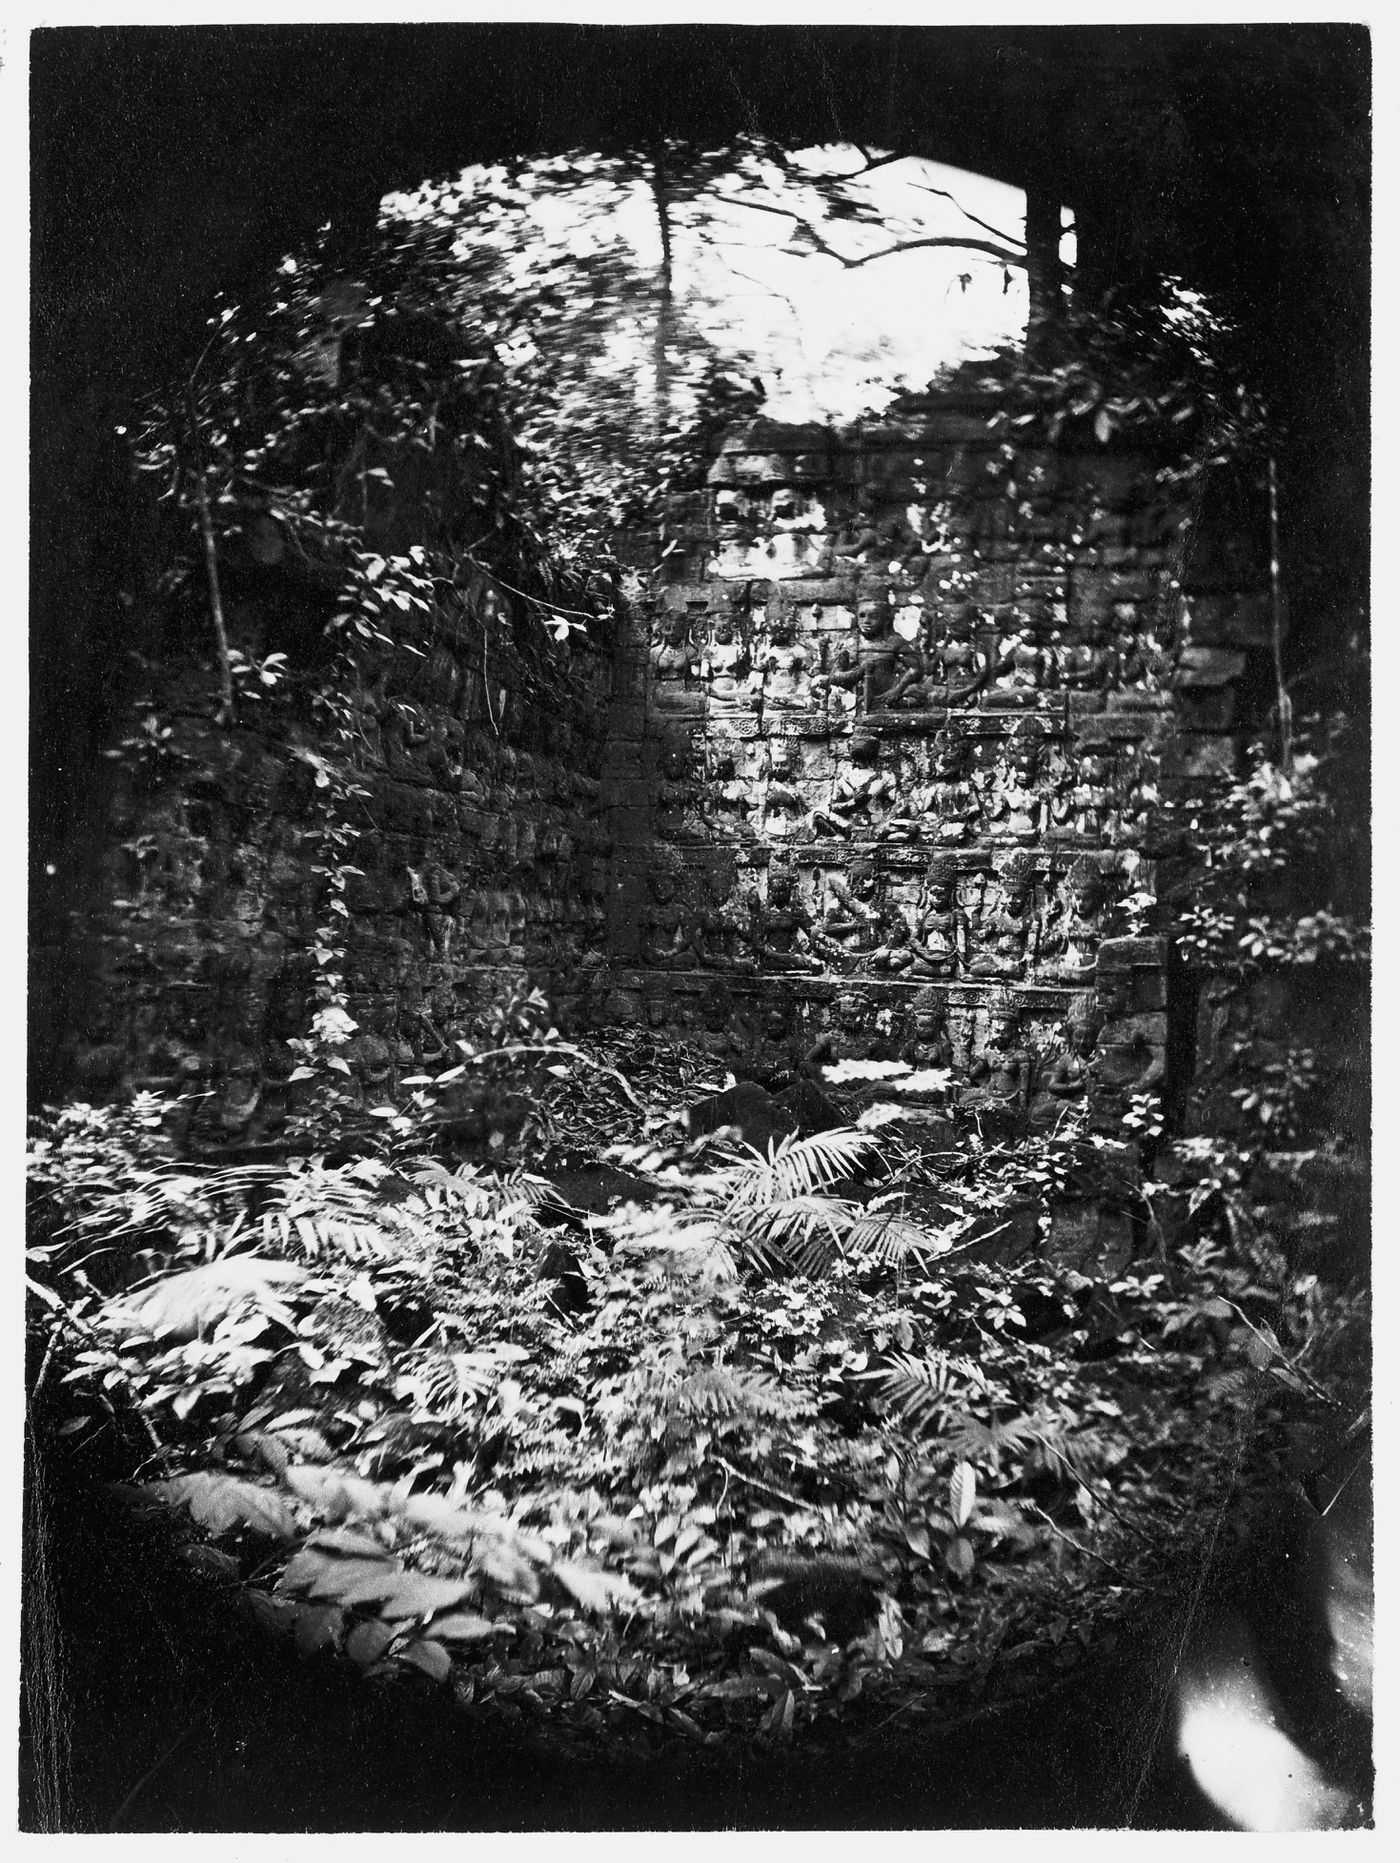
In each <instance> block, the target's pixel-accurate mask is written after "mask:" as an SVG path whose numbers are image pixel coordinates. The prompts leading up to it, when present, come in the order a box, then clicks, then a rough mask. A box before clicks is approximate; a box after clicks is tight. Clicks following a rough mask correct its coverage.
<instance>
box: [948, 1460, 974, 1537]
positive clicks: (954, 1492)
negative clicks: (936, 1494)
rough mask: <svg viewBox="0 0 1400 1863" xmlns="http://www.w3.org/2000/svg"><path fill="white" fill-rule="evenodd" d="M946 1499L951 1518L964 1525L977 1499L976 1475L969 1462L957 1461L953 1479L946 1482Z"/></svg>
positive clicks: (959, 1524)
mask: <svg viewBox="0 0 1400 1863" xmlns="http://www.w3.org/2000/svg"><path fill="white" fill-rule="evenodd" d="M948 1501H949V1505H950V1507H951V1509H952V1513H953V1519H954V1520H955V1521H956V1523H957V1524H958V1526H960V1527H965V1526H966V1525H967V1523H968V1520H969V1519H970V1517H971V1514H972V1509H973V1507H974V1506H975V1505H976V1501H977V1476H976V1473H975V1471H974V1470H973V1468H972V1465H971V1464H970V1463H968V1462H959V1463H958V1466H957V1467H956V1468H955V1469H954V1470H953V1479H952V1480H951V1481H950V1482H949V1483H948Z"/></svg>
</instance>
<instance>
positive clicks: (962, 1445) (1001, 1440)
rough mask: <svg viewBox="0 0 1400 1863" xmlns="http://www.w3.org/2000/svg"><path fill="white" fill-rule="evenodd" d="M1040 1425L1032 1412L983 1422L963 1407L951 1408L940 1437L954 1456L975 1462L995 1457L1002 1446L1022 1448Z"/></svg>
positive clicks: (1034, 1435) (1038, 1429) (1039, 1432)
mask: <svg viewBox="0 0 1400 1863" xmlns="http://www.w3.org/2000/svg"><path fill="white" fill-rule="evenodd" d="M1041 1428H1042V1425H1041V1423H1040V1422H1039V1421H1038V1420H1037V1419H1036V1418H1035V1417H1031V1416H1021V1417H1011V1418H1009V1419H1008V1420H1007V1421H1006V1422H1005V1423H984V1422H983V1421H982V1419H981V1418H980V1417H974V1416H973V1415H971V1413H970V1412H968V1411H966V1410H954V1411H950V1412H949V1413H948V1415H947V1416H946V1417H945V1419H944V1423H943V1440H944V1442H945V1444H946V1445H947V1447H948V1448H949V1449H951V1450H952V1452H953V1454H954V1455H955V1456H958V1457H960V1458H961V1459H962V1460H963V1461H966V1462H975V1461H979V1460H986V1459H987V1458H988V1457H992V1458H995V1457H996V1456H997V1455H999V1454H1000V1453H1001V1451H1002V1450H1006V1449H1023V1448H1024V1447H1025V1446H1026V1445H1027V1444H1028V1443H1032V1442H1034V1441H1035V1440H1036V1439H1037V1437H1039V1436H1040V1434H1041Z"/></svg>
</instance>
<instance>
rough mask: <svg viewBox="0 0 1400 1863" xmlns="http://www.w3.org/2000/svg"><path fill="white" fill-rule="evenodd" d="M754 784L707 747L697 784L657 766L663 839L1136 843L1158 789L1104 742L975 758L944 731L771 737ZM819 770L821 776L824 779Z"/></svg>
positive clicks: (1023, 744) (677, 763) (1031, 747)
mask: <svg viewBox="0 0 1400 1863" xmlns="http://www.w3.org/2000/svg"><path fill="white" fill-rule="evenodd" d="M760 754H761V766H760V769H759V771H758V773H757V775H756V777H754V778H750V779H749V780H745V779H744V777H743V776H741V774H740V767H741V763H742V761H743V760H744V753H743V751H742V749H741V748H738V747H736V746H735V745H734V744H733V743H725V742H723V741H720V742H711V744H710V745H709V746H708V747H707V750H706V757H705V766H704V778H703V780H698V781H697V780H695V779H694V778H693V777H691V776H689V775H688V772H690V771H691V770H692V769H693V764H692V762H691V760H690V759H689V757H688V756H687V754H686V753H685V752H683V751H669V752H667V753H666V754H665V755H664V756H663V757H662V760H661V772H660V778H659V781H658V784H657V790H656V800H657V804H658V808H659V815H658V828H659V831H660V832H661V833H662V835H663V836H667V835H669V836H670V837H671V838H679V839H695V840H714V839H719V840H730V839H737V840H741V841H747V840H755V839H760V840H766V841H803V840H813V839H818V838H825V837H829V836H851V837H854V838H857V839H872V840H878V841H886V842H901V841H904V842H933V843H935V844H937V845H940V846H944V847H959V846H964V845H967V844H968V843H970V842H972V841H975V840H978V839H982V838H987V839H994V840H998V841H1002V842H1011V843H1015V844H1020V845H1025V846H1029V845H1031V844H1032V843H1033V842H1035V841H1037V840H1039V839H1040V838H1041V837H1042V836H1046V835H1049V836H1056V835H1058V836H1062V837H1069V836H1075V837H1078V838H1081V839H1085V840H1092V841H1096V842H1098V841H1101V842H1105V843H1108V844H1110V845H1112V846H1116V847H1134V846H1139V845H1141V843H1142V841H1143V839H1144V836H1145V832H1146V829H1147V826H1148V823H1149V821H1150V817H1151V810H1152V806H1153V803H1154V800H1155V796H1156V790H1155V788H1154V787H1153V785H1152V782H1151V780H1150V775H1151V771H1150V765H1147V764H1145V763H1144V761H1143V759H1142V758H1141V757H1140V756H1138V755H1137V754H1136V753H1134V752H1129V753H1126V754H1117V755H1115V754H1114V752H1113V750H1112V748H1111V747H1110V746H1108V745H1102V746H1098V747H1085V748H1082V749H1070V748H1069V747H1067V746H1066V745H1064V744H1062V743H1060V742H1051V741H1049V740H1047V739H1045V738H1043V737H1040V736H1038V735H1037V734H1035V733H1034V732H1032V731H1017V732H1016V733H1013V734H1012V735H1011V736H1009V737H1006V738H1001V739H998V740H996V741H995V743H990V744H988V745H987V746H986V747H985V748H984V749H983V750H982V752H981V755H980V756H979V754H978V749H977V746H976V744H975V743H974V742H973V741H972V739H970V738H969V737H966V736H962V735H959V734H958V733H956V732H940V733H939V734H938V735H937V736H936V737H934V738H933V739H931V740H928V741H927V746H926V747H925V745H924V744H922V743H921V744H918V745H895V744H886V743H882V742H881V740H880V739H879V738H876V737H873V736H871V735H870V734H868V733H865V732H860V731H857V732H854V733H852V734H851V735H850V736H848V737H843V738H842V739H840V740H839V741H838V743H837V746H836V754H835V756H834V757H833V755H832V752H831V751H830V750H829V749H828V747H827V745H826V744H824V743H822V742H821V741H820V740H819V741H818V742H817V744H816V745H815V746H809V745H807V744H805V743H804V742H803V741H801V740H799V739H795V738H772V739H768V740H767V741H766V742H765V743H764V744H763V746H762V748H761V753H760ZM823 772H825V773H826V776H825V777H823Z"/></svg>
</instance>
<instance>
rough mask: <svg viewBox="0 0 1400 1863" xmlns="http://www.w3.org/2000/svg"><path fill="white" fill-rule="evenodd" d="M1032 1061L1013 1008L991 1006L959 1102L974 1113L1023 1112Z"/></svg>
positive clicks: (1028, 1091)
mask: <svg viewBox="0 0 1400 1863" xmlns="http://www.w3.org/2000/svg"><path fill="white" fill-rule="evenodd" d="M1034 1065H1035V1064H1034V1060H1033V1058H1032V1056H1031V1054H1030V1052H1029V1050H1028V1049H1026V1048H1024V1047H1022V1045H1021V1018H1020V1015H1019V1013H1018V1012H1017V1010H1016V1009H1015V1008H1014V1007H1013V1008H1004V1009H994V1010H993V1011H992V1012H991V1014H990V1016H989V1018H988V1024H987V1041H986V1046H985V1048H984V1049H983V1051H982V1053H981V1054H979V1055H978V1056H977V1057H976V1059H975V1060H974V1061H973V1063H972V1066H971V1067H970V1068H969V1070H968V1077H967V1078H968V1088H967V1090H966V1091H965V1092H964V1093H963V1094H962V1095H961V1096H960V1097H961V1101H962V1104H964V1105H965V1106H968V1107H970V1108H972V1109H973V1110H975V1111H978V1112H1009V1113H1024V1112H1025V1110H1026V1106H1027V1103H1028V1100H1029V1097H1030V1086H1031V1079H1032V1075H1033V1072H1034Z"/></svg>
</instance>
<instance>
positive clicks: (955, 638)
mask: <svg viewBox="0 0 1400 1863" xmlns="http://www.w3.org/2000/svg"><path fill="white" fill-rule="evenodd" d="M935 613H936V616H937V618H936V620H935V621H934V622H933V623H932V624H931V635H932V637H931V638H929V639H927V640H926V643H925V650H924V658H925V665H926V673H925V678H924V690H923V701H922V702H923V703H924V704H925V705H947V706H953V705H967V704H970V703H971V702H972V700H973V699H975V698H976V696H977V694H978V693H979V692H981V691H982V689H983V687H984V686H985V685H986V683H987V681H988V679H989V678H990V676H991V671H992V658H991V655H990V654H988V653H986V652H985V651H984V650H983V649H982V648H981V647H979V646H978V644H977V611H976V609H975V608H974V607H973V606H972V603H971V602H969V601H967V600H966V599H962V600H959V599H952V600H948V601H944V602H943V603H941V604H940V605H939V607H938V609H937V610H936V611H935Z"/></svg>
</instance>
